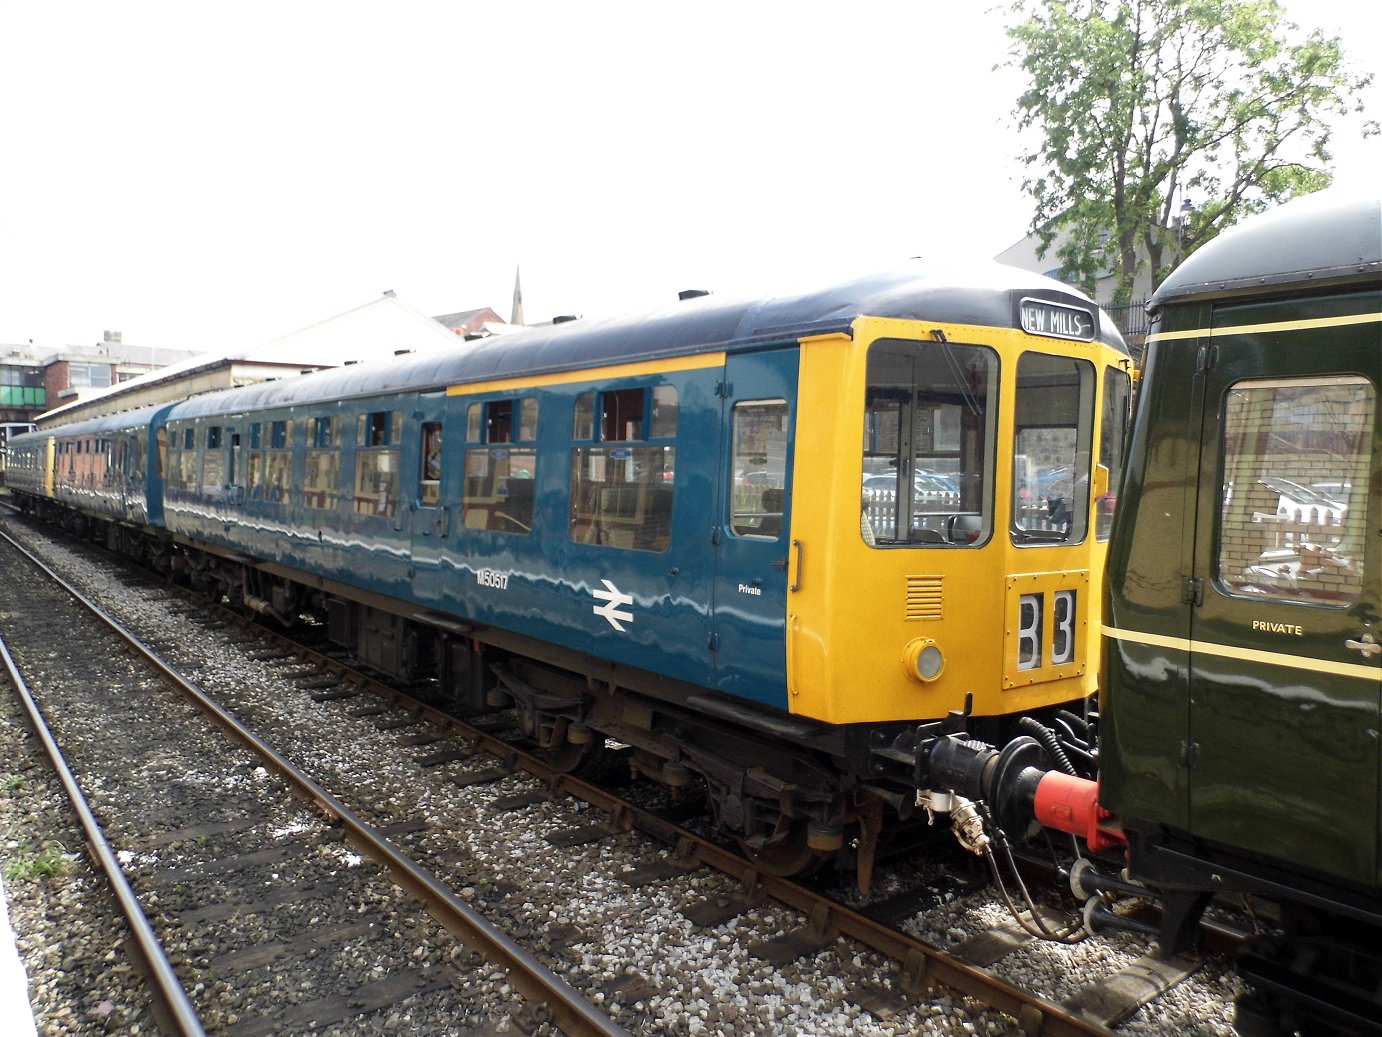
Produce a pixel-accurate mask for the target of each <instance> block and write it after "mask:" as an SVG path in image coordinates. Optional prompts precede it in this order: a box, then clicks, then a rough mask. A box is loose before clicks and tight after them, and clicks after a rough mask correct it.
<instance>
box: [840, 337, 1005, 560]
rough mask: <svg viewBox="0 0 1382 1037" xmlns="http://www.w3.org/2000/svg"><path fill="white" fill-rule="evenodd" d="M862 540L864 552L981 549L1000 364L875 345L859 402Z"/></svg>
mask: <svg viewBox="0 0 1382 1037" xmlns="http://www.w3.org/2000/svg"><path fill="white" fill-rule="evenodd" d="M863 417H864V423H863V425H864V428H863V433H864V451H863V491H862V499H863V505H862V510H861V515H860V520H859V526H860V535H861V536H862V537H863V539H864V542H865V543H867V544H869V545H870V546H871V547H877V548H892V547H926V548H955V547H961V548H963V547H979V546H982V545H983V544H985V543H987V542H988V540H989V537H990V535H991V531H992V529H993V477H992V472H993V468H994V443H995V435H996V429H997V424H998V357H997V354H995V353H994V352H993V350H991V349H988V348H986V347H983V346H971V345H963V344H959V343H953V342H946V341H944V340H943V339H941V340H939V341H925V342H911V341H901V340H897V339H880V340H879V341H878V342H875V343H874V344H873V345H872V346H870V347H869V361H868V381H867V385H866V387H865V396H864V415H863Z"/></svg>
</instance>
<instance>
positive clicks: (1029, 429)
mask: <svg viewBox="0 0 1382 1037" xmlns="http://www.w3.org/2000/svg"><path fill="white" fill-rule="evenodd" d="M1013 422H1014V430H1015V434H1014V438H1013V514H1012V536H1013V542H1014V543H1017V544H1041V543H1070V544H1075V543H1079V542H1081V541H1083V540H1084V538H1085V536H1086V534H1087V533H1088V525H1089V482H1090V476H1091V471H1090V448H1091V445H1092V443H1093V441H1094V429H1093V425H1094V365H1093V364H1091V363H1090V362H1089V361H1088V360H1077V359H1075V358H1073V357H1064V356H1050V355H1048V354H1045V353H1030V352H1029V353H1023V354H1022V356H1021V358H1019V360H1018V362H1017V403H1016V411H1015V414H1014V418H1013Z"/></svg>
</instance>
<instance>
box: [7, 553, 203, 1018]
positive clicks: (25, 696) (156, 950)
mask: <svg viewBox="0 0 1382 1037" xmlns="http://www.w3.org/2000/svg"><path fill="white" fill-rule="evenodd" d="M0 535H2V534H0ZM6 539H8V537H7V538H6ZM11 542H13V541H11ZM0 659H3V660H4V663H5V669H6V671H8V673H9V677H10V682H11V683H12V684H13V685H14V690H15V693H16V694H17V695H18V696H19V700H20V702H21V703H22V704H23V706H24V711H25V712H26V713H27V714H28V716H29V724H30V726H31V727H32V728H33V729H34V732H35V733H36V734H37V735H38V739H39V741H40V742H41V743H42V744H43V749H44V751H45V752H46V753H47V754H48V759H49V761H50V762H51V763H52V765H53V770H54V771H55V772H56V773H57V776H58V780H59V781H61V782H62V787H63V789H64V791H65V792H66V793H67V801H68V802H69V803H70V804H71V806H72V811H73V813H75V814H76V815H77V820H78V822H79V823H80V824H81V826H82V832H83V834H84V835H85V836H86V844H87V846H88V847H89V848H90V850H91V854H92V856H93V857H94V858H95V859H96V862H97V863H98V864H99V865H100V867H101V870H102V871H103V872H105V876H106V881H108V882H109V883H110V888H111V892H112V893H114V895H115V900H116V903H117V904H119V906H120V911H121V913H122V914H124V916H125V921H126V922H127V923H128V924H129V927H130V932H131V934H132V935H133V937H134V942H135V946H136V948H137V949H138V953H139V955H140V956H141V957H142V958H143V963H144V966H145V968H146V969H147V971H148V973H149V979H150V981H151V982H152V984H153V988H154V995H155V997H156V998H157V999H158V1000H159V1002H160V1005H161V1007H162V1009H163V1012H164V1014H165V1015H166V1019H165V1020H163V1022H164V1024H165V1025H167V1026H173V1027H176V1032H177V1033H178V1034H180V1035H182V1037H205V1034H206V1031H205V1030H204V1029H203V1028H202V1022H201V1016H200V1015H199V1014H198V1013H197V1009H196V1008H195V1006H193V1004H192V1001H191V999H190V998H189V997H188V996H187V991H186V989H185V988H184V987H183V985H182V981H181V980H179V979H178V977H177V973H176V972H175V971H174V970H173V964H172V962H170V961H169V960H168V955H167V954H165V953H164V950H163V944H162V943H161V942H160V941H159V939H158V936H157V935H155V933H154V930H153V926H152V925H150V924H149V918H148V916H147V915H145V914H144V909H143V908H142V907H140V906H139V898H138V897H136V896H135V893H134V890H133V889H132V888H131V887H130V884H129V880H128V879H126V878H125V872H124V869H123V868H121V867H120V862H119V860H117V859H116V856H115V849H114V847H112V846H111V845H110V841H109V840H108V839H107V838H106V835H105V832H104V831H103V830H102V828H101V824H100V822H99V821H97V820H96V815H95V814H94V813H93V812H92V810H91V806H90V804H89V803H88V802H87V800H86V795H85V793H83V792H82V788H81V785H80V784H79V783H78V782H77V778H76V775H74V774H73V773H72V768H71V767H69V766H68V765H67V759H66V758H65V757H64V756H63V754H62V749H60V748H59V747H58V743H57V741H56V740H54V738H53V734H52V732H51V731H50V730H49V729H48V722H47V720H46V719H45V718H44V716H43V711H42V710H41V709H40V708H39V705H38V703H37V702H36V701H35V700H34V697H33V694H32V693H31V692H30V691H29V686H28V684H27V683H26V682H25V680H24V676H23V674H21V673H20V672H19V666H18V664H17V663H16V662H15V659H14V656H12V655H11V654H10V650H9V646H8V645H7V644H6V643H5V639H4V637H2V636H0Z"/></svg>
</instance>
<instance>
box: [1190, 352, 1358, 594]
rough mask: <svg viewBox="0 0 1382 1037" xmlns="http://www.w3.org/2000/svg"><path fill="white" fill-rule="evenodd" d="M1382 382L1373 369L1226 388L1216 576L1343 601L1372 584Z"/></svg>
mask: <svg viewBox="0 0 1382 1037" xmlns="http://www.w3.org/2000/svg"><path fill="white" fill-rule="evenodd" d="M1376 405H1377V403H1376V390H1375V389H1374V387H1373V385H1372V384H1371V383H1370V382H1369V381H1368V380H1367V379H1365V378H1361V377H1357V376H1352V375H1341V376H1333V377H1325V378H1318V377H1316V378H1300V379H1272V380H1261V381H1244V382H1238V383H1237V384H1235V385H1233V386H1231V387H1230V388H1229V391H1228V392H1227V394H1226V395H1225V397H1224V403H1223V407H1224V413H1223V423H1222V428H1223V443H1222V444H1221V449H1222V451H1223V466H1222V472H1223V477H1222V486H1221V487H1219V488H1218V492H1219V494H1220V497H1219V500H1220V505H1219V529H1218V546H1217V549H1216V553H1215V563H1216V578H1217V580H1218V583H1219V585H1220V587H1221V588H1223V589H1224V590H1226V591H1227V592H1228V593H1231V594H1242V595H1247V596H1251V597H1252V598H1254V599H1262V598H1265V599H1268V600H1273V601H1282V602H1299V603H1301V604H1310V605H1325V606H1334V607H1336V608H1346V607H1348V606H1350V605H1352V604H1354V603H1355V602H1356V601H1357V600H1358V598H1359V597H1360V595H1361V593H1362V590H1363V572H1364V565H1363V563H1364V551H1365V549H1366V546H1367V542H1368V539H1369V536H1368V533H1369V530H1368V526H1367V510H1368V494H1369V492H1371V489H1370V487H1369V473H1370V472H1371V470H1372V465H1373V460H1372V452H1373V449H1374V447H1373V442H1372V436H1371V431H1372V429H1373V427H1374V421H1375V418H1374V413H1375V408H1376Z"/></svg>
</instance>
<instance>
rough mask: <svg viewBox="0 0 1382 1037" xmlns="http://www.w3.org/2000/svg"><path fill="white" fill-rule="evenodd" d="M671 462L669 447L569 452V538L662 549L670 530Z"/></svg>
mask: <svg viewBox="0 0 1382 1037" xmlns="http://www.w3.org/2000/svg"><path fill="white" fill-rule="evenodd" d="M675 463H676V450H675V448H674V447H670V446H618V447H577V448H576V449H575V450H573V451H571V495H572V499H571V539H573V540H576V541H578V542H580V543H584V544H605V545H608V546H610V547H630V548H633V549H635V550H639V551H665V550H666V549H667V544H668V542H669V541H670V539H671V535H672V478H673V471H674V465H675Z"/></svg>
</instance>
